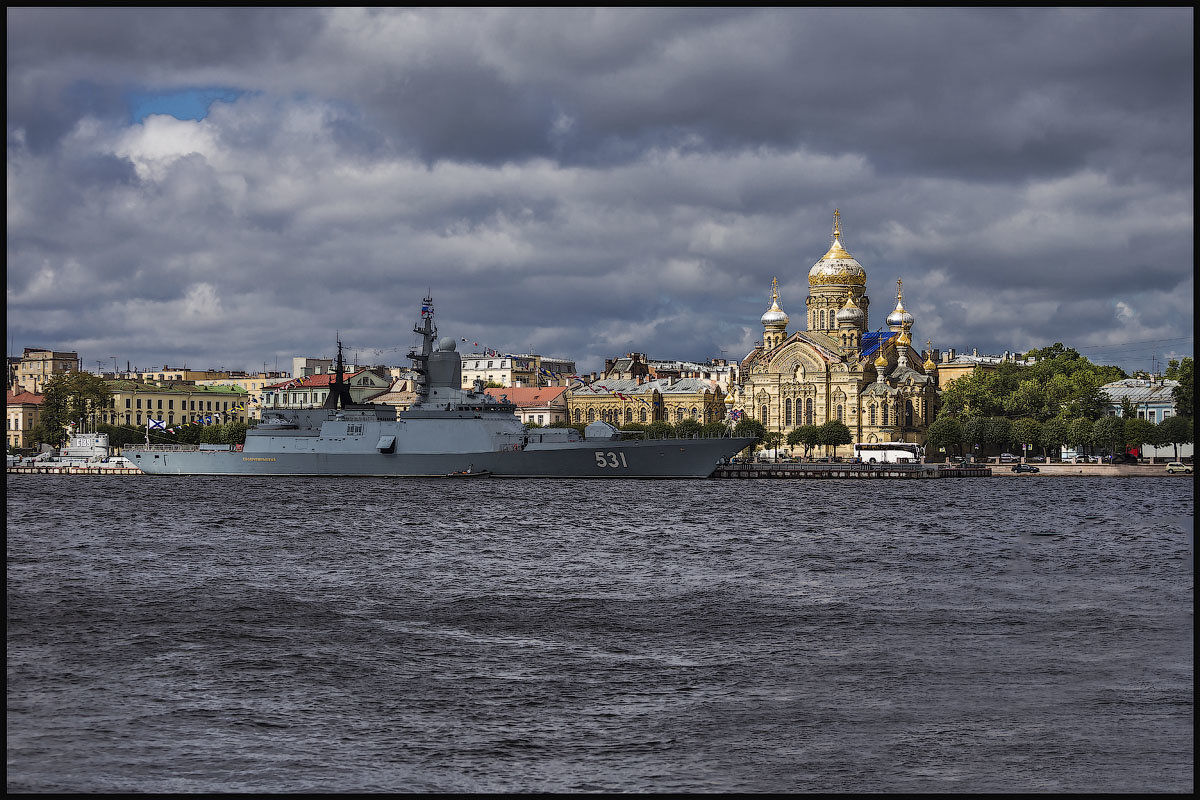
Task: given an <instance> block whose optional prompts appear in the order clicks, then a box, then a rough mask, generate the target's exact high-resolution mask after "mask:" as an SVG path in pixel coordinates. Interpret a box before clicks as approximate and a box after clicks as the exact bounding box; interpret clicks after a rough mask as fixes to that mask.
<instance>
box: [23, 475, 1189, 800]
mask: <svg viewBox="0 0 1200 800" xmlns="http://www.w3.org/2000/svg"><path fill="white" fill-rule="evenodd" d="M7 489H8V494H7V498H6V501H5V502H6V516H7V556H8V559H7V565H8V580H7V604H8V608H7V617H8V673H7V678H8V718H7V754H8V770H7V788H8V790H9V791H28V792H52V791H65V792H71V791H74V792H118V791H137V792H151V791H154V792H212V791H221V792H270V791H274V792H284V791H287V792H299V791H324V792H346V791H409V792H452V791H484V792H499V791H560V792H567V791H573V792H581V791H646V792H667V791H693V792H733V791H747V792H750V791H753V792H768V791H777V792H815V791H838V792H852V791H853V792H867V791H870V792H985V791H1005V790H1011V791H1032V792H1102V791H1110V792H1139V791H1171V792H1190V791H1191V790H1192V789H1193V731H1192V726H1193V710H1192V708H1193V706H1192V696H1193V666H1194V665H1193V528H1194V497H1193V487H1192V483H1191V481H1190V480H1182V479H1174V480H1172V479H1165V478H1163V479H1158V478H1142V479H1113V478H1096V479H1091V478H1053V477H1044V478H1037V477H1035V478H1029V479H1024V480H1011V479H1009V480H997V479H993V480H988V479H959V480H938V481H869V482H862V481H853V482H847V481H771V480H764V481H598V480H597V481H567V480H563V481H544V480H510V481H503V480H487V479H481V480H475V481H449V480H387V479H324V480H314V479H288V478H274V479H229V478H166V477H160V478H144V477H136V478H127V477H94V476H44V475H10V476H8V481H7Z"/></svg>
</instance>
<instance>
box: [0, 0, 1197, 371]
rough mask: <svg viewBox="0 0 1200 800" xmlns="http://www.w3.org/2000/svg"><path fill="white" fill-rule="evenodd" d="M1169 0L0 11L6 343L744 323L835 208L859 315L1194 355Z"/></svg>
mask: <svg viewBox="0 0 1200 800" xmlns="http://www.w3.org/2000/svg"><path fill="white" fill-rule="evenodd" d="M1193 14H1194V12H1193V10H1192V9H1190V8H1149V9H1144V8H1127V9H1078V8H1069V9H1008V8H983V9H953V8H952V9H867V8H849V9H779V8H776V9H757V8H751V9H737V8H716V9H708V8H702V9H639V8H629V9H618V8H605V9H509V10H506V9H457V8H450V9H436V8H435V9H403V8H401V9H374V8H372V9H353V8H298V9H254V8H214V9H200V8H190V9H137V8H10V9H8V10H7V20H6V21H7V23H8V24H7V42H6V44H7V70H8V71H7V79H6V80H7V92H8V95H7V97H8V99H7V111H8V113H7V131H8V217H7V231H8V236H7V243H8V258H7V275H8V282H7V320H8V324H7V335H8V339H9V349H10V351H13V350H14V349H15V354H19V353H20V351H21V350H22V349H23V348H24V347H44V348H47V349H57V350H75V351H77V352H79V353H80V355H81V357H82V359H83V366H84V367H85V368H88V369H94V368H95V367H96V362H97V361H100V362H104V363H105V364H107V365H108V366H109V367H111V360H112V356H114V355H115V356H116V357H117V358H118V360H119V364H120V366H121V367H122V368H123V367H124V365H125V362H126V361H131V362H133V363H134V364H136V365H139V366H143V367H147V368H154V367H161V365H162V364H164V363H166V364H169V365H171V366H181V365H183V364H184V363H185V362H186V363H187V364H188V365H190V366H192V367H194V368H201V369H205V368H208V367H224V368H228V369H245V370H259V369H262V367H263V364H264V363H266V365H267V368H268V369H274V368H275V363H276V359H278V364H279V367H280V368H281V369H284V370H288V369H290V366H291V359H292V357H293V356H303V355H308V356H325V357H328V356H330V355H332V353H333V351H334V339H335V335H336V334H337V332H338V331H340V332H341V337H342V339H343V341H344V342H345V344H346V349H347V352H348V353H349V354H351V355H352V354H354V353H358V354H359V355H360V358H362V359H363V360H364V361H372V362H380V363H389V364H396V365H404V364H405V363H406V361H405V359H404V354H405V353H406V352H407V351H408V349H409V347H410V346H411V344H412V343H413V340H414V336H413V335H412V333H411V327H412V325H413V323H414V321H415V320H416V317H417V314H418V312H419V309H420V302H421V297H422V296H423V295H424V294H425V292H426V291H427V290H430V291H432V293H433V296H434V300H435V304H436V306H437V310H438V326H439V330H440V332H441V333H442V335H444V336H451V337H454V338H455V340H460V339H461V338H463V337H465V338H467V339H468V341H470V342H475V341H478V342H480V343H481V346H488V347H492V348H494V349H497V350H501V351H509V352H526V351H529V350H530V349H532V350H533V351H535V352H539V353H542V354H545V355H549V356H556V357H563V358H569V359H573V360H575V361H576V362H577V365H578V367H579V369H580V370H582V371H592V370H596V369H599V368H600V367H602V365H603V359H604V358H605V357H611V356H614V355H619V354H621V353H625V352H629V351H639V352H645V353H647V354H648V355H650V356H651V357H653V358H675V359H686V360H697V361H698V360H705V359H708V358H713V357H717V358H728V359H741V358H742V357H744V356H745V355H746V353H747V352H748V351H749V349H750V348H751V346H752V345H753V343H754V342H755V341H756V340H758V339H760V338H761V335H762V327H761V326H760V325H759V322H758V318H759V316H760V315H761V314H762V313H763V311H764V310H766V308H767V306H768V305H769V298H770V291H771V280H772V278H773V277H778V279H779V287H780V297H781V304H782V306H783V308H784V309H785V310H786V311H787V312H788V313H789V315H790V316H791V318H792V320H793V324H792V325H791V326H790V328H789V330H796V329H797V328H802V327H803V319H804V299H805V297H806V295H807V292H808V286H807V275H808V270H809V268H810V267H811V266H812V264H813V263H814V262H816V261H817V260H818V259H819V258H820V257H821V256H822V255H823V254H824V253H825V251H826V249H827V248H828V246H829V234H830V225H831V222H832V213H833V209H834V208H835V207H836V208H839V209H840V211H841V215H842V221H843V229H844V231H845V237H844V242H845V244H846V247H847V249H848V250H849V251H850V252H851V253H852V254H853V255H854V256H855V257H856V258H857V259H858V260H859V261H860V262H861V263H862V264H863V266H864V268H865V269H866V271H867V275H868V285H867V291H868V294H869V296H870V298H871V308H870V316H871V327H872V328H873V329H874V328H877V327H879V326H880V325H882V324H883V320H884V317H885V316H886V315H887V313H888V312H889V311H890V310H891V309H892V307H893V306H894V305H895V301H896V279H897V278H903V280H904V302H905V306H906V307H907V308H908V310H909V311H911V312H912V313H913V315H914V316H915V317H916V324H915V328H914V331H913V339H914V343H915V344H916V345H917V346H918V347H919V348H922V347H924V343H925V341H926V340H932V342H933V344H934V346H935V347H938V348H941V349H945V348H949V347H953V348H956V349H959V350H966V351H970V350H971V349H972V348H978V349H979V351H980V352H989V353H998V352H1003V351H1005V350H1009V351H1018V352H1020V351H1024V350H1027V349H1029V348H1031V347H1040V346H1045V345H1049V344H1053V343H1054V342H1063V343H1064V344H1067V345H1069V346H1072V347H1075V348H1076V349H1078V350H1079V351H1080V352H1082V353H1083V354H1084V355H1086V356H1088V357H1089V358H1091V359H1092V360H1093V361H1097V362H1100V363H1114V364H1118V365H1120V366H1121V367H1122V368H1124V369H1126V370H1127V371H1133V370H1136V369H1149V368H1150V367H1151V363H1152V359H1157V361H1158V362H1159V363H1160V364H1162V365H1165V363H1166V361H1167V359H1169V358H1179V357H1182V356H1186V355H1192V354H1193V348H1194V339H1193V332H1194V328H1193V321H1194V307H1193V301H1192V296H1193V293H1194V270H1193V266H1192V264H1193V260H1194V252H1193V250H1194V248H1193V204H1194V199H1193V198H1194V183H1193V178H1192V174H1193V169H1194V163H1193V161H1194V154H1193V141H1194V131H1193V121H1192V118H1193V114H1194V109H1193V91H1194V89H1193V79H1192V70H1193V61H1194V51H1193V33H1192V31H1193Z"/></svg>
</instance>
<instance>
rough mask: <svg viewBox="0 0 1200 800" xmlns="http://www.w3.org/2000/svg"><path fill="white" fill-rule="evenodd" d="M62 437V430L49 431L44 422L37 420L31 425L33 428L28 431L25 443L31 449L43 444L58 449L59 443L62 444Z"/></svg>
mask: <svg viewBox="0 0 1200 800" xmlns="http://www.w3.org/2000/svg"><path fill="white" fill-rule="evenodd" d="M62 436H63V430H62V428H59V429H58V430H51V429H50V428H48V427H47V426H46V423H45V422H44V421H42V420H38V421H37V422H35V423H34V424H33V427H32V428H30V429H29V436H28V437H27V441H28V442H29V444H30V446H31V447H39V446H40V445H43V444H48V445H51V446H53V447H58V445H59V443H61V442H62Z"/></svg>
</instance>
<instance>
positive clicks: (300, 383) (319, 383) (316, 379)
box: [264, 369, 365, 389]
mask: <svg viewBox="0 0 1200 800" xmlns="http://www.w3.org/2000/svg"><path fill="white" fill-rule="evenodd" d="M359 372H365V370H362V369H360V370H357V371H356V372H343V373H342V380H343V381H349V380H350V379H351V378H353V377H354V376H355V375H357V374H358V373H359ZM332 383H333V373H331V372H327V373H325V374H324V375H309V376H308V377H307V378H304V379H303V380H300V379H298V378H292V379H291V380H289V381H283V382H282V383H273V384H271V385H270V386H266V387H264V389H283V388H285V387H289V388H293V389H319V388H321V387H323V386H329V385H330V384H332Z"/></svg>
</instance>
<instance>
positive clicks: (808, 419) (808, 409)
mask: <svg viewBox="0 0 1200 800" xmlns="http://www.w3.org/2000/svg"><path fill="white" fill-rule="evenodd" d="M813 422H814V420H813V407H812V398H811V397H810V398H808V399H807V400H805V401H804V423H805V424H806V425H812V424H813Z"/></svg>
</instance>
